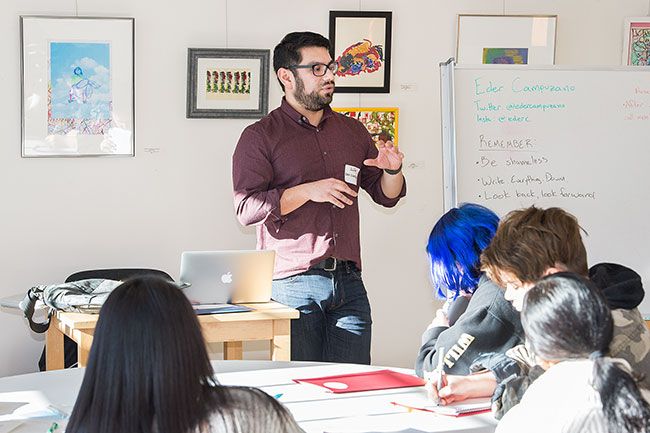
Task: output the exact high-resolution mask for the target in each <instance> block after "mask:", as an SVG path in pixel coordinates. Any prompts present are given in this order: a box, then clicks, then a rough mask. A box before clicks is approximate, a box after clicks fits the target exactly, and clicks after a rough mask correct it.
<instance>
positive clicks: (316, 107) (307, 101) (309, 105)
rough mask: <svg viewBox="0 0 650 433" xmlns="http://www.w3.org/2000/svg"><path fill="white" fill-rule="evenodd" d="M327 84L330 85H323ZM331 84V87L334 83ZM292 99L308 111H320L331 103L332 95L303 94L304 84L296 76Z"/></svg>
mask: <svg viewBox="0 0 650 433" xmlns="http://www.w3.org/2000/svg"><path fill="white" fill-rule="evenodd" d="M327 84H330V83H325V85H327ZM331 84H332V85H333V84H334V83H333V82H331ZM294 97H295V98H296V100H297V101H298V102H300V103H301V104H302V106H303V107H305V108H306V109H307V110H309V111H320V110H322V109H323V108H325V107H327V106H328V105H330V102H332V95H324V96H321V95H319V94H318V92H317V91H314V92H311V93H309V94H307V93H305V83H304V82H303V81H302V78H300V77H298V76H296V92H295V94H294Z"/></svg>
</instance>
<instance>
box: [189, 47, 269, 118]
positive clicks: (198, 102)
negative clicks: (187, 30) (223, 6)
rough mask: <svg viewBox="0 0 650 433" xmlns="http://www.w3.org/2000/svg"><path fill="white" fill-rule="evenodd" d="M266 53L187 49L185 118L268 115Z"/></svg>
mask: <svg viewBox="0 0 650 433" xmlns="http://www.w3.org/2000/svg"><path fill="white" fill-rule="evenodd" d="M269 57H270V52H269V50H248V49H227V48H189V49H188V52H187V113H186V116H187V117H188V118H238V119H257V118H260V117H263V116H265V115H266V114H267V113H268V99H269Z"/></svg>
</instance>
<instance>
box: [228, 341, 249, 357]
mask: <svg viewBox="0 0 650 433" xmlns="http://www.w3.org/2000/svg"><path fill="white" fill-rule="evenodd" d="M223 359H226V360H232V359H235V360H242V359H244V349H243V343H242V342H241V341H226V342H224V343H223Z"/></svg>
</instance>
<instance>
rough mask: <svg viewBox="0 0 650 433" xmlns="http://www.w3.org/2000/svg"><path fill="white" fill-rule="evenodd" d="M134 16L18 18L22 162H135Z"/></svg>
mask: <svg viewBox="0 0 650 433" xmlns="http://www.w3.org/2000/svg"><path fill="white" fill-rule="evenodd" d="M134 28H135V20H134V19H133V18H89V17H84V18H76V17H41V16H21V17H20V31H21V73H22V86H21V106H22V156H23V157H60V156H73V157H74V156H109V155H110V156H115V155H122V156H134V155H135V118H134V113H135V111H134V103H135V93H134V84H133V83H134V58H133V47H134V34H135V33H134Z"/></svg>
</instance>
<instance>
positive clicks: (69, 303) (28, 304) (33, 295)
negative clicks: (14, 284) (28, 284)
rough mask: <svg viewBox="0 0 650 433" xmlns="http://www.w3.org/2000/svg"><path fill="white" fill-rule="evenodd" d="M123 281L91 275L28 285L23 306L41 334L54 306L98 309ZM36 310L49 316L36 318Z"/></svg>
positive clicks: (85, 310)
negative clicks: (45, 283)
mask: <svg viewBox="0 0 650 433" xmlns="http://www.w3.org/2000/svg"><path fill="white" fill-rule="evenodd" d="M120 284H122V282H121V281H115V280H106V279H99V278H96V279H89V280H79V281H73V282H70V283H65V284H55V285H49V286H35V287H32V288H31V289H29V291H28V292H27V295H25V298H24V299H23V300H22V301H21V302H20V309H21V310H22V311H23V314H24V315H25V318H26V319H27V321H28V322H29V327H30V328H31V330H32V331H34V332H38V333H39V334H41V333H43V332H45V331H47V330H48V328H49V327H50V318H51V317H52V314H53V313H54V311H55V310H58V311H69V312H75V313H94V314H97V313H99V310H100V309H101V307H102V305H103V304H104V301H106V298H108V295H109V294H110V293H111V292H112V291H113V289H115V288H116V287H117V286H119V285H120ZM37 312H40V313H41V315H43V313H44V315H45V316H46V317H45V321H44V322H37V321H35V320H34V316H35V314H36V313H37Z"/></svg>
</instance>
